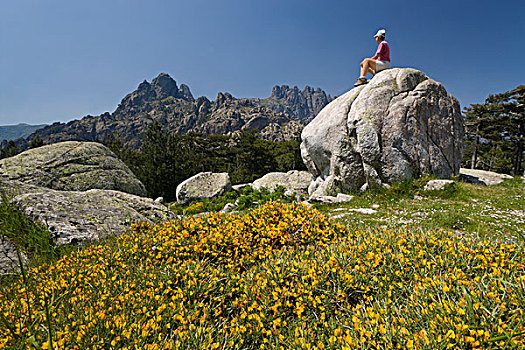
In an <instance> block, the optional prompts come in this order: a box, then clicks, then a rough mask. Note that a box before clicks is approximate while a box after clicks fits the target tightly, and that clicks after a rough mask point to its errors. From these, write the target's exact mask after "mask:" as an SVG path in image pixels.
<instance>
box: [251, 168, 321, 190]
mask: <svg viewBox="0 0 525 350" xmlns="http://www.w3.org/2000/svg"><path fill="white" fill-rule="evenodd" d="M311 181H312V174H310V173H309V172H308V171H299V170H291V171H289V172H287V173H280V172H275V173H268V174H266V175H264V176H263V177H261V178H260V179H257V180H255V181H254V182H253V184H252V187H253V188H254V189H256V190H259V189H261V188H263V187H265V188H267V189H269V190H273V189H275V188H276V187H277V186H283V187H285V188H286V190H287V191H291V192H298V193H301V192H306V191H307V189H308V186H309V185H310V182H311Z"/></svg>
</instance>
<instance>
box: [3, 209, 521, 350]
mask: <svg viewBox="0 0 525 350" xmlns="http://www.w3.org/2000/svg"><path fill="white" fill-rule="evenodd" d="M520 249H522V248H520V247H518V246H517V245H512V244H503V243H498V242H491V241H482V240H479V239H476V238H473V237H466V236H459V235H457V234H451V233H448V232H444V231H429V232H422V231H408V230H397V231H391V230H386V229H378V230H374V231H368V232H360V231H352V230H350V229H348V228H347V227H345V226H342V225H340V224H337V223H335V222H334V221H332V220H330V219H328V218H326V217H325V216H323V215H321V214H320V213H319V212H318V211H317V210H315V209H309V208H307V207H306V206H304V205H301V204H291V205H285V204H280V203H275V202H269V203H267V204H265V205H264V206H262V207H260V208H259V209H256V210H253V211H251V212H248V213H247V214H245V215H242V216H235V215H225V214H210V215H207V216H203V217H188V218H187V219H185V220H183V221H170V222H165V223H163V224H160V225H157V226H154V227H151V226H149V225H148V224H145V223H142V224H140V225H135V226H134V232H133V233H131V234H128V235H123V236H121V237H119V238H118V239H117V240H116V241H114V242H113V243H112V244H106V245H100V246H91V247H88V248H86V249H84V250H82V251H79V252H74V253H72V254H70V255H68V256H65V257H64V258H62V259H61V260H60V261H58V262H57V263H56V264H54V265H50V266H41V267H39V268H36V269H33V270H32V271H31V272H30V273H29V274H28V276H27V281H26V282H24V281H23V280H21V281H19V282H16V283H13V284H12V285H11V286H9V287H8V288H5V289H4V290H2V292H1V294H0V305H1V310H0V315H1V318H0V322H1V325H2V326H1V327H0V346H3V347H9V348H15V349H16V348H19V349H22V348H23V349H25V348H32V347H33V348H40V347H41V348H51V347H57V348H60V349H62V348H77V349H171V348H188V349H217V348H219V349H230V348H242V349H275V348H281V349H290V348H292V349H316V348H317V349H323V348H348V349H359V348H363V349H371V348H400V349H405V348H420V349H435V348H440V349H446V348H454V349H472V348H494V349H501V348H522V347H523V346H525V328H524V323H525V322H524V314H523V312H524V307H525V273H524V272H525V256H524V254H523V251H522V250H520Z"/></svg>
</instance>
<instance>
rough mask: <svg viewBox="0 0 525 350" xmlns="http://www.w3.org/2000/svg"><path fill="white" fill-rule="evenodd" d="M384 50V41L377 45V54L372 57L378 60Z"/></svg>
mask: <svg viewBox="0 0 525 350" xmlns="http://www.w3.org/2000/svg"><path fill="white" fill-rule="evenodd" d="M384 51H385V45H384V44H383V42H380V43H379V46H378V47H377V51H376V54H375V55H374V57H372V59H373V60H377V59H378V58H379V56H380V53H381V52H384Z"/></svg>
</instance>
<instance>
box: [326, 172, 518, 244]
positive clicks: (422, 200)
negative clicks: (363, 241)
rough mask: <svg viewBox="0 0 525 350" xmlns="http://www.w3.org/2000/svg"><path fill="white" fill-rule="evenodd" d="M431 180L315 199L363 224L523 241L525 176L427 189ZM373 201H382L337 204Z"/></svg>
mask: <svg viewBox="0 0 525 350" xmlns="http://www.w3.org/2000/svg"><path fill="white" fill-rule="evenodd" d="M428 180H429V179H428V178H422V179H415V180H410V181H405V182H401V183H398V184H394V185H393V186H392V187H391V188H390V189H381V190H373V191H369V192H366V193H362V194H357V195H356V196H355V197H354V199H353V200H352V201H350V202H348V203H344V204H329V205H326V204H316V207H317V208H318V209H320V210H321V211H322V212H324V213H327V214H329V215H338V214H339V215H340V216H341V217H340V218H339V219H338V220H339V222H341V223H343V224H347V225H352V226H357V227H358V228H359V229H371V228H373V227H376V226H387V227H389V228H393V229H395V228H400V227H403V226H406V227H408V228H414V229H423V230H433V229H444V230H448V231H454V232H457V233H465V234H476V235H478V236H479V237H480V238H503V239H507V240H509V239H510V240H512V241H520V240H523V237H522V235H521V233H522V231H524V230H525V212H524V209H525V184H524V183H523V180H522V179H521V178H515V179H512V180H506V181H504V182H503V183H501V184H499V185H495V186H480V185H473V184H468V183H464V182H456V183H455V185H454V186H450V187H448V188H447V189H445V190H443V191H424V190H423V187H424V185H425V184H426V183H427V182H428ZM373 205H376V206H378V207H377V209H376V210H377V212H376V213H374V214H361V213H358V212H351V211H345V210H341V209H338V208H344V209H352V208H371V207H372V206H373ZM345 213H348V215H344V214H345ZM343 215H344V216H343Z"/></svg>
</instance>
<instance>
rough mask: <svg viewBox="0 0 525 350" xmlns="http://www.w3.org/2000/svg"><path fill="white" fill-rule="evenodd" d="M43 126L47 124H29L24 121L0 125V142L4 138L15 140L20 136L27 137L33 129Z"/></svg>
mask: <svg viewBox="0 0 525 350" xmlns="http://www.w3.org/2000/svg"><path fill="white" fill-rule="evenodd" d="M45 126H47V124H39V125H29V124H26V123H20V124H16V125H1V126H0V142H1V141H4V140H16V139H18V138H20V137H28V136H29V135H31V134H32V133H33V132H34V131H35V130H37V129H40V128H43V127H45Z"/></svg>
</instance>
